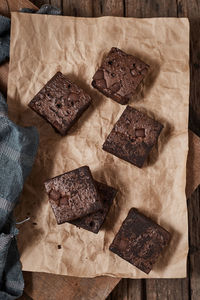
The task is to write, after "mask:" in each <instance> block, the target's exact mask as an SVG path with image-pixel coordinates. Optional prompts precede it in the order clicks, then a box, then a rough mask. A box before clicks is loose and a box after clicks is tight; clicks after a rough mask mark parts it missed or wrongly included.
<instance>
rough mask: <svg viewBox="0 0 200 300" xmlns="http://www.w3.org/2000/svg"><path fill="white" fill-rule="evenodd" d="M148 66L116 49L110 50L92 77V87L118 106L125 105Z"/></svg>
mask: <svg viewBox="0 0 200 300" xmlns="http://www.w3.org/2000/svg"><path fill="white" fill-rule="evenodd" d="M148 69H149V65H147V64H146V63H144V62H143V61H142V60H140V59H139V58H137V57H135V56H133V55H130V54H127V53H125V52H123V51H122V50H120V49H118V48H114V47H113V48H111V50H110V52H109V53H108V55H107V57H106V58H105V59H104V61H103V62H102V65H101V66H100V68H99V69H98V70H97V71H96V73H95V74H94V76H93V81H92V86H93V87H94V88H96V89H97V90H99V91H100V92H101V93H102V94H104V95H105V96H107V97H109V98H111V99H113V100H115V101H117V102H118V103H120V104H127V103H128V101H129V99H130V98H131V97H132V96H133V95H134V94H135V93H136V89H137V87H138V86H139V84H140V83H141V82H142V80H143V79H144V77H145V76H146V74H147V72H148Z"/></svg>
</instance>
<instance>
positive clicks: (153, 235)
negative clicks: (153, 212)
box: [109, 208, 170, 274]
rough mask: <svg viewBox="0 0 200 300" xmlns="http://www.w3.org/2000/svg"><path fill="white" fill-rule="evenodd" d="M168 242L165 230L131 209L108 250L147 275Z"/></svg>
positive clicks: (167, 233)
mask: <svg viewBox="0 0 200 300" xmlns="http://www.w3.org/2000/svg"><path fill="white" fill-rule="evenodd" d="M169 240H170V233H169V232H168V231H167V230H165V229H164V228H163V227H161V226H159V225H158V224H156V223H154V222H153V221H152V220H151V219H149V218H147V217H146V216H144V215H143V214H141V213H140V212H139V211H138V210H137V209H135V208H132V209H131V210H130V211H129V213H128V216H127V217H126V219H125V220H124V222H123V223H122V226H121V228H120V230H119V232H118V233H117V235H116V236H115V238H114V240H113V242H112V244H111V245H110V247H109V249H110V250H111V251H112V252H114V253H115V254H117V255H119V256H120V257H121V258H123V259H125V260H126V261H128V262H129V263H131V264H132V265H134V266H136V267H137V268H138V269H140V270H141V271H143V272H145V273H146V274H148V273H149V272H150V271H151V269H152V267H153V265H154V264H155V262H156V261H157V259H158V257H159V255H160V254H161V252H162V250H163V249H164V248H165V247H166V246H167V245H168V243H169Z"/></svg>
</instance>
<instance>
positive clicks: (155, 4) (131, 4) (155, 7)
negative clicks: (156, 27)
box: [124, 0, 177, 18]
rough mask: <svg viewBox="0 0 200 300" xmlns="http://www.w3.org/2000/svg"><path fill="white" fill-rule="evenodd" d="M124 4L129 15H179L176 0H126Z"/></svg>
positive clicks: (126, 13)
mask: <svg viewBox="0 0 200 300" xmlns="http://www.w3.org/2000/svg"><path fill="white" fill-rule="evenodd" d="M124 5H125V15H126V16H127V17H136V18H151V17H169V16H170V17H177V4H176V1H175V0H162V1H160V0H154V1H152V0H133V1H131V0H125V1H124Z"/></svg>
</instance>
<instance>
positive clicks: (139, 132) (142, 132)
mask: <svg viewBox="0 0 200 300" xmlns="http://www.w3.org/2000/svg"><path fill="white" fill-rule="evenodd" d="M135 136H136V137H145V129H144V128H140V129H135Z"/></svg>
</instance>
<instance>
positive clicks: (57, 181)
mask: <svg viewBox="0 0 200 300" xmlns="http://www.w3.org/2000/svg"><path fill="white" fill-rule="evenodd" d="M45 189H46V192H47V193H48V194H49V193H50V191H52V190H55V191H57V192H59V193H60V195H61V198H60V200H59V201H57V200H54V199H52V198H49V202H50V204H51V206H52V209H53V212H54V214H55V217H56V220H57V223H58V224H62V223H64V222H67V221H71V220H74V219H78V218H81V217H84V216H86V215H88V214H90V213H94V212H96V211H98V210H100V209H103V203H102V201H101V198H100V196H99V193H98V190H97V188H96V185H95V182H94V180H93V178H92V175H91V172H90V169H89V167H87V166H84V167H81V168H78V169H75V170H73V171H70V172H67V173H64V174H62V175H59V176H57V177H54V178H52V179H49V180H47V181H46V182H45Z"/></svg>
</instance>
